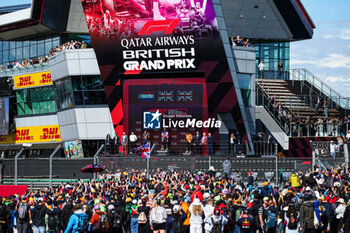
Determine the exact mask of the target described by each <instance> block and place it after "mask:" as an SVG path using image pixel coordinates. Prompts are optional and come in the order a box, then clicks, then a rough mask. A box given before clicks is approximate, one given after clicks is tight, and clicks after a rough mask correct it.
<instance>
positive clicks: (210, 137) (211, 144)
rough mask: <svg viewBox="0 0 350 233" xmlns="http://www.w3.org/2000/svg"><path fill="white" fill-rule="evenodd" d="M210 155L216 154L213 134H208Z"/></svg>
mask: <svg viewBox="0 0 350 233" xmlns="http://www.w3.org/2000/svg"><path fill="white" fill-rule="evenodd" d="M208 153H209V155H213V154H214V136H213V135H212V134H211V133H208Z"/></svg>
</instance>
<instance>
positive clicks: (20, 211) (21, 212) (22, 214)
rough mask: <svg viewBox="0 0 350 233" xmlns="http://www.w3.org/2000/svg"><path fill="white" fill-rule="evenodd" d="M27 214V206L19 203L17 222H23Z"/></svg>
mask: <svg viewBox="0 0 350 233" xmlns="http://www.w3.org/2000/svg"><path fill="white" fill-rule="evenodd" d="M27 212H28V206H27V204H26V203H23V202H21V203H19V207H18V219H19V220H25V219H26V217H27Z"/></svg>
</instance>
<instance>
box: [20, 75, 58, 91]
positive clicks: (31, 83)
mask: <svg viewBox="0 0 350 233" xmlns="http://www.w3.org/2000/svg"><path fill="white" fill-rule="evenodd" d="M13 79H14V82H15V87H14V89H23V88H30V87H40V86H46V85H52V80H51V73H50V71H45V72H39V73H32V74H23V75H18V76H14V77H13Z"/></svg>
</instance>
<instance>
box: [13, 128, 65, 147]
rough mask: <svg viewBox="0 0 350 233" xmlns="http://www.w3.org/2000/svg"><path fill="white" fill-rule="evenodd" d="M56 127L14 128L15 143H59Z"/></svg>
mask: <svg viewBox="0 0 350 233" xmlns="http://www.w3.org/2000/svg"><path fill="white" fill-rule="evenodd" d="M60 141H61V135H60V128H59V126H58V125H45V126H30V127H17V128H16V143H17V144H21V143H38V142H60Z"/></svg>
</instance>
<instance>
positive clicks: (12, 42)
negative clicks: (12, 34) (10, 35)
mask: <svg viewBox="0 0 350 233" xmlns="http://www.w3.org/2000/svg"><path fill="white" fill-rule="evenodd" d="M15 47H16V42H14V41H10V49H14V48H15Z"/></svg>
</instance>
